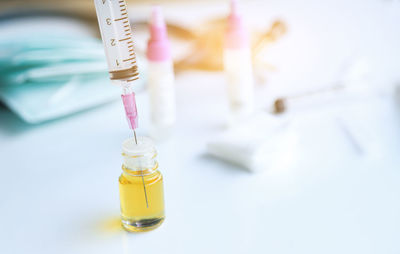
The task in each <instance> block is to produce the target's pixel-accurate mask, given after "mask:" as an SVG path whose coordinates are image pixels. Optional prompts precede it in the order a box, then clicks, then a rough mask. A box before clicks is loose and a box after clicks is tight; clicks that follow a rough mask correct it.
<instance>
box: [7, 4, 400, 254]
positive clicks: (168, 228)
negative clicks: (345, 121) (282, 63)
mask: <svg viewBox="0 0 400 254" xmlns="http://www.w3.org/2000/svg"><path fill="white" fill-rule="evenodd" d="M374 4H375V3H374ZM376 4H378V3H376ZM380 4H381V3H380V2H379V4H378V5H380ZM385 4H391V3H385ZM385 6H386V5H385ZM306 9H307V8H304V9H301V10H303V12H301V11H299V12H300V13H302V14H305V13H307V11H306ZM384 9H385V10H386V11H387V12H388V13H392V9H386V7H384ZM293 12H294V11H293ZM290 17H291V16H290V15H289V16H288V22H289V24H292V27H293V29H294V30H295V28H296V23H295V22H292V23H291V22H290V21H291V19H290ZM386 18H387V19H389V18H388V17H387V16H386ZM304 27H307V26H304ZM317 27H318V25H317ZM295 31H298V30H295ZM397 37H398V36H397ZM397 37H396V38H397ZM291 40H292V42H293V40H294V41H295V40H296V37H295V36H294V38H292V39H291ZM291 40H289V41H288V42H284V43H282V44H283V45H284V46H285V45H286V46H289V45H291V44H290V41H291ZM321 45H322V44H321ZM284 46H282V47H284ZM279 50H281V52H284V51H285V48H281V49H277V51H279ZM395 54H398V52H396V53H395ZM313 59H314V60H315V61H316V59H317V58H313ZM326 62H329V60H326ZM312 63H314V64H315V62H313V61H312ZM312 63H311V64H312ZM311 64H310V65H309V66H311ZM323 64H324V63H322V64H321V65H322V66H323ZM388 66H389V67H390V68H392V67H393V66H392V65H388ZM302 68H303V70H305V73H307V71H309V72H310V73H312V72H311V67H310V69H307V68H308V67H307V66H305V67H302ZM289 69H290V68H289ZM320 69H323V68H320ZM382 69H383V68H382ZM296 72H300V71H299V70H297V71H296ZM288 74H290V70H288V69H285V68H283V70H282V72H281V73H278V74H275V76H274V77H273V78H272V81H276V82H277V83H279V82H281V83H282V84H283V83H285V84H286V83H287V82H288V81H290V80H289V78H288V77H287V75H288ZM319 74H320V73H319ZM389 74H390V75H394V74H393V73H392V72H389ZM389 74H388V75H389ZM321 75H322V74H321ZM305 76H306V75H304V76H302V81H303V82H306V81H308V80H306V79H305V78H304V77H305ZM385 77H387V76H385ZM291 78H293V77H291ZM317 80H318V79H317ZM382 82H384V81H382ZM272 84H274V83H272ZM261 95H262V94H261ZM261 95H260V96H261ZM177 101H178V122H177V126H176V130H175V134H174V136H173V137H172V138H171V139H169V140H168V141H166V142H164V143H160V144H158V145H157V148H158V151H159V156H158V158H159V163H160V169H161V171H162V173H163V174H164V176H165V195H166V214H167V218H166V220H165V222H164V224H163V225H162V226H161V227H160V228H158V229H157V230H154V231H152V232H148V233H141V234H132V233H127V232H125V231H123V230H121V229H118V228H116V227H112V225H113V223H115V221H116V220H117V219H118V216H119V196H118V176H119V174H120V173H121V169H120V166H121V162H122V157H121V155H120V146H121V143H122V141H123V140H124V139H126V138H127V137H128V136H129V135H131V133H130V132H129V131H128V130H127V127H126V123H125V119H124V114H123V108H122V107H121V104H120V102H115V103H113V104H108V105H105V106H102V107H99V108H96V109H93V110H90V111H86V112H83V113H80V114H76V115H73V116H70V117H67V118H64V119H61V120H57V121H52V122H48V123H45V124H41V125H36V126H29V125H27V124H24V123H23V122H22V121H21V120H19V119H18V118H17V117H16V116H14V115H13V114H12V113H11V112H9V111H7V110H6V109H4V108H1V110H0V121H1V124H0V158H1V160H0V211H1V212H0V215H1V216H0V252H1V253H41V254H46V253H60V254H63V253H74V254H80V253H97V254H101V253H113V254H115V253H123V254H125V253H308V254H309V253H349V254H350V253H351V254H353V253H364V254H365V253H399V252H400V243H399V239H400V202H399V200H400V199H399V197H400V184H399V181H400V166H399V165H400V157H399V156H398V153H399V151H400V132H399V131H398V130H399V128H400V118H399V116H400V112H399V105H398V104H397V103H396V102H395V101H394V100H393V98H392V97H390V96H389V97H388V96H386V97H379V98H376V99H373V100H369V101H364V102H360V103H355V104H354V103H353V104H351V105H347V106H348V107H346V108H345V109H343V108H334V109H329V110H328V111H327V112H328V113H327V114H324V113H322V114H321V113H318V111H317V112H316V113H315V112H308V113H305V114H301V115H300V116H299V117H297V118H296V119H297V120H296V133H297V136H298V146H297V149H296V153H295V156H294V158H293V159H292V160H291V161H290V163H286V164H285V167H282V168H271V169H269V170H267V171H265V172H263V173H261V174H251V173H248V172H246V171H244V170H241V169H239V168H237V167H235V166H233V165H230V164H228V163H225V162H222V161H219V160H217V159H214V158H211V157H209V156H207V155H206V151H205V145H206V143H207V140H209V139H211V138H212V136H213V135H216V134H218V133H219V132H221V131H222V129H223V127H222V126H223V125H224V117H223V115H224V114H225V113H226V112H227V105H226V104H227V103H226V99H225V97H224V78H223V75H222V74H221V73H201V72H198V73H196V72H193V73H190V72H189V73H184V74H182V75H180V76H178V77H177ZM147 104H148V103H147V97H146V93H142V94H139V95H138V107H139V112H140V126H141V127H140V129H139V135H145V134H146V129H147V127H148V106H147ZM332 112H333V113H332ZM338 112H339V113H340V112H342V113H343V112H346V116H347V117H352V116H358V117H360V119H359V121H365V127H366V129H367V130H368V131H369V133H370V134H372V136H373V137H374V138H375V140H377V142H376V144H375V145H374V147H378V149H379V151H381V152H382V153H381V155H380V156H372V157H371V156H370V157H369V156H366V155H362V154H361V155H360V154H359V153H358V152H357V151H356V150H355V149H354V147H352V145H351V144H349V142H348V140H347V138H346V136H345V135H344V134H343V132H342V131H341V130H340V129H339V128H337V126H336V125H335V124H334V120H333V119H335V118H334V116H335V115H336V114H338ZM365 112H368V113H365Z"/></svg>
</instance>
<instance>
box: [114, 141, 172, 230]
mask: <svg viewBox="0 0 400 254" xmlns="http://www.w3.org/2000/svg"><path fill="white" fill-rule="evenodd" d="M122 156H123V157H124V163H123V165H122V174H121V176H120V177H119V192H120V201H121V219H122V225H123V227H124V228H125V229H126V230H128V231H132V232H142V231H148V230H152V229H154V228H157V227H158V226H160V225H161V223H162V222H163V221H164V218H165V215H164V187H163V177H162V175H161V173H160V171H159V170H158V162H157V160H156V156H157V151H156V149H155V147H154V144H153V142H152V141H151V139H149V138H145V137H139V138H138V143H137V144H136V143H135V140H134V139H127V140H125V141H124V143H123V144H122Z"/></svg>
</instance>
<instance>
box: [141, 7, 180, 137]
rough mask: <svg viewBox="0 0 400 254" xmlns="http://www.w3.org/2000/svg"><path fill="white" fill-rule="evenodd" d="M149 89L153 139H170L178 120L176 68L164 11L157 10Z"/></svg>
mask: <svg viewBox="0 0 400 254" xmlns="http://www.w3.org/2000/svg"><path fill="white" fill-rule="evenodd" d="M147 60H148V88H149V95H150V110H151V127H150V136H152V138H153V139H155V140H161V139H165V138H167V137H168V136H169V135H170V134H171V133H172V130H173V128H174V125H175V121H176V105H175V104H176V103H175V88H174V80H175V78H174V69H173V62H172V58H171V50H170V45H169V41H168V38H167V29H166V25H165V22H164V19H163V16H162V13H161V8H160V7H158V6H156V7H154V8H153V12H152V17H151V22H150V39H149V41H148V45H147Z"/></svg>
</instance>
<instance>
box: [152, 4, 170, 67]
mask: <svg viewBox="0 0 400 254" xmlns="http://www.w3.org/2000/svg"><path fill="white" fill-rule="evenodd" d="M170 58H171V50H170V45H169V41H168V37H167V27H166V25H165V21H164V17H163V15H162V12H161V7H160V6H154V7H153V11H152V13H151V20H150V39H149V41H148V42H147V59H149V60H150V61H165V60H169V59H170Z"/></svg>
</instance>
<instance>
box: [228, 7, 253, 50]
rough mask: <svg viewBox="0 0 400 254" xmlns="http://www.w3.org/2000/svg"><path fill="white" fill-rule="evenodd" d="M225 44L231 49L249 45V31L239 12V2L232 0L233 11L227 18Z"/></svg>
mask: <svg viewBox="0 0 400 254" xmlns="http://www.w3.org/2000/svg"><path fill="white" fill-rule="evenodd" d="M225 46H226V47H227V48H231V49H240V48H245V47H248V46H249V39H248V35H247V31H246V29H245V27H244V25H243V21H242V17H241V16H240V14H239V13H238V3H237V1H236V0H231V13H230V14H229V16H228V19H227V30H226V34H225Z"/></svg>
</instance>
